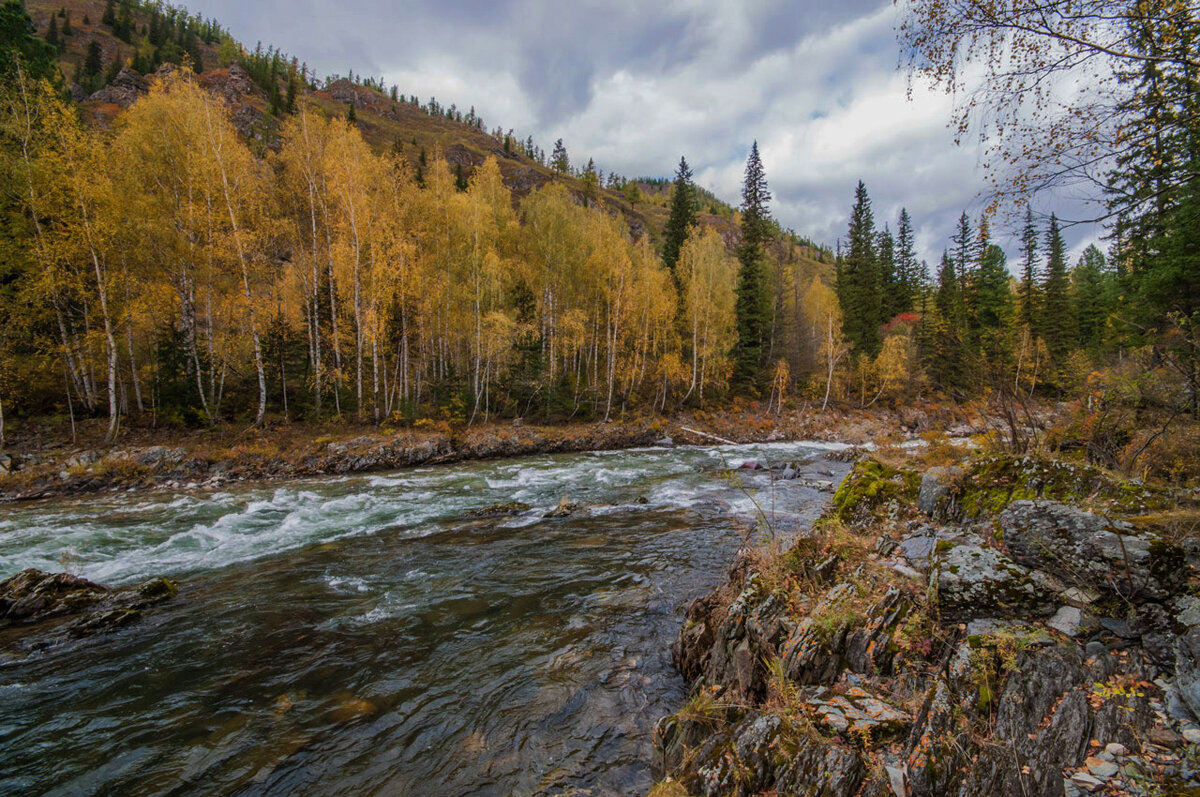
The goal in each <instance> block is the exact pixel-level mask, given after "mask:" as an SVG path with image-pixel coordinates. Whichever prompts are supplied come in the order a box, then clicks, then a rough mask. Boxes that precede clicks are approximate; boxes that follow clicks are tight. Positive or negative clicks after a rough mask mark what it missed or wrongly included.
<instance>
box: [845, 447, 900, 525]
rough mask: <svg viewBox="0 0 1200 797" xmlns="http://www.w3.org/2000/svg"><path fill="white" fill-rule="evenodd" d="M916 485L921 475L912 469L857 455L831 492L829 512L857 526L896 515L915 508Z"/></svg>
mask: <svg viewBox="0 0 1200 797" xmlns="http://www.w3.org/2000/svg"><path fill="white" fill-rule="evenodd" d="M920 489H921V476H920V474H918V473H916V472H915V471H909V470H898V469H896V468H891V467H888V466H887V465H884V464H883V463H882V462H879V461H878V460H875V459H861V460H859V461H858V462H856V463H855V464H854V468H853V470H851V471H850V475H849V476H847V477H846V478H845V480H844V481H843V482H842V484H841V486H840V487H838V489H837V492H835V493H834V494H833V515H834V517H836V518H837V519H838V520H840V521H842V522H843V523H847V524H851V525H859V526H862V525H867V524H869V523H871V522H873V521H879V520H884V519H889V518H894V517H898V516H899V515H901V514H903V513H905V512H906V511H909V510H910V509H912V508H915V506H916V501H917V493H918V492H919V491H920Z"/></svg>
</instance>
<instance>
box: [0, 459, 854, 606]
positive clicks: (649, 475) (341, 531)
mask: <svg viewBox="0 0 1200 797" xmlns="http://www.w3.org/2000/svg"><path fill="white" fill-rule="evenodd" d="M842 448H846V446H845V445H844V444H838V443H808V442H806V443H767V444H762V445H754V446H716V447H698V446H680V447H678V448H674V449H662V448H648V449H637V450H632V451H611V452H608V451H606V452H592V453H585V454H573V455H559V456H551V457H531V458H522V459H517V460H507V461H500V462H485V463H465V464H461V465H455V466H448V467H436V468H419V469H414V470H406V471H402V472H398V473H392V474H377V475H370V476H350V477H337V478H332V479H322V480H308V481H298V482H292V483H288V484H287V485H284V486H270V487H263V486H246V487H240V488H234V489H232V490H231V489H228V488H227V489H225V490H222V491H220V492H215V493H205V492H204V491H200V490H197V491H190V492H177V493H174V494H169V493H158V494H150V495H140V496H132V497H131V496H128V495H117V496H104V497H100V498H97V497H90V498H85V499H79V498H76V499H64V500H61V501H50V502H41V503H38V504H30V505H17V506H13V507H11V508H9V510H8V511H7V512H6V513H5V516H4V517H3V518H2V519H0V578H2V577H6V576H8V575H11V574H12V573H15V572H16V571H18V570H20V569H22V568H25V567H38V568H41V569H43V570H62V569H64V568H65V569H69V570H72V571H73V572H77V573H79V574H80V575H83V576H85V577H87V578H91V579H93V580H96V581H99V582H101V583H109V584H124V583H131V582H136V581H137V580H139V579H143V578H147V577H149V576H153V575H171V576H178V575H182V574H186V573H189V572H195V571H210V570H217V569H220V568H223V567H227V566H229V565H232V564H236V563H241V562H247V561H252V560H256V559H259V558H262V557H267V556H272V555H275V554H278V553H281V552H284V551H288V550H293V549H296V548H300V547H303V546H306V545H312V544H321V543H327V542H331V541H334V540H339V539H343V538H346V537H351V536H361V535H370V534H377V533H382V532H387V533H397V534H405V535H425V534H428V533H431V532H432V531H433V530H435V528H436V524H438V523H440V522H442V521H444V520H450V519H453V518H457V517H461V516H462V515H463V514H464V513H467V512H469V511H471V510H476V509H480V508H483V507H486V506H489V505H492V504H497V503H506V502H511V501H521V502H524V503H527V504H529V505H531V506H532V507H534V509H532V510H530V511H529V512H526V513H523V514H521V515H518V516H516V517H511V518H504V519H501V520H496V521H494V522H493V523H492V524H490V525H491V526H493V527H501V528H521V527H525V526H529V525H532V524H535V523H539V522H543V520H544V514H545V511H546V509H549V508H551V507H553V506H554V505H556V504H557V503H558V502H559V500H561V499H563V498H567V499H568V500H570V501H572V502H574V503H577V504H580V505H581V506H582V507H584V508H583V509H582V512H583V513H584V514H613V513H620V512H634V511H644V510H645V509H647V508H649V509H658V508H673V509H691V508H695V507H698V506H701V505H712V504H714V502H720V503H721V504H723V505H725V506H727V507H728V509H729V511H731V512H732V513H733V514H740V515H744V516H747V517H751V518H752V517H754V516H755V515H756V514H757V512H758V507H757V506H756V504H755V501H754V500H752V499H751V498H750V497H748V496H747V495H745V494H744V493H745V492H746V489H747V488H742V487H737V486H735V485H730V484H729V483H727V482H726V481H724V480H722V479H721V478H719V477H718V476H717V475H716V471H719V470H720V469H722V468H736V467H738V466H740V465H741V464H743V463H745V462H748V461H770V460H774V459H786V458H792V459H794V458H802V457H805V456H809V455H812V454H814V453H818V452H824V451H832V450H839V449H842ZM756 478H761V477H756V476H754V475H753V474H749V473H748V474H746V477H745V480H747V481H750V482H752V481H754V480H755V479H756ZM431 524H433V525H431Z"/></svg>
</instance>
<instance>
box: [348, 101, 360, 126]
mask: <svg viewBox="0 0 1200 797" xmlns="http://www.w3.org/2000/svg"><path fill="white" fill-rule="evenodd" d="M346 121H347V122H349V123H350V124H354V123H355V122H357V121H358V114H357V113H355V111H354V103H350V110H348V111H346Z"/></svg>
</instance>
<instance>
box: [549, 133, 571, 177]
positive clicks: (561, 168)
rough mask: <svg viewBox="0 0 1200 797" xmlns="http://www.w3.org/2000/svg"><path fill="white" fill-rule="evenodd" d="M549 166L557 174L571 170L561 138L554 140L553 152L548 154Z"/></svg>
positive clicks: (567, 172)
mask: <svg viewBox="0 0 1200 797" xmlns="http://www.w3.org/2000/svg"><path fill="white" fill-rule="evenodd" d="M550 168H552V169H554V171H556V172H558V173H559V174H569V173H570V172H571V160H570V158H568V157H567V148H566V146H565V145H564V144H563V140H562V139H561V138H560V139H559V140H558V141H555V142H554V152H553V153H551V155H550Z"/></svg>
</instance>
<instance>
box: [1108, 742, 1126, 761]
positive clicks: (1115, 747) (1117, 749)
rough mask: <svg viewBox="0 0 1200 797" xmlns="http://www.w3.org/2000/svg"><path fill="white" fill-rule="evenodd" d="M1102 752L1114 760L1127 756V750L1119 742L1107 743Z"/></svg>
mask: <svg viewBox="0 0 1200 797" xmlns="http://www.w3.org/2000/svg"><path fill="white" fill-rule="evenodd" d="M1104 752H1106V753H1108V754H1109V755H1111V756H1114V757H1116V758H1120V757H1121V756H1126V755H1129V749H1128V748H1126V747H1125V745H1123V744H1121V743H1120V742H1109V743H1108V744H1107V745H1105V746H1104Z"/></svg>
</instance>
